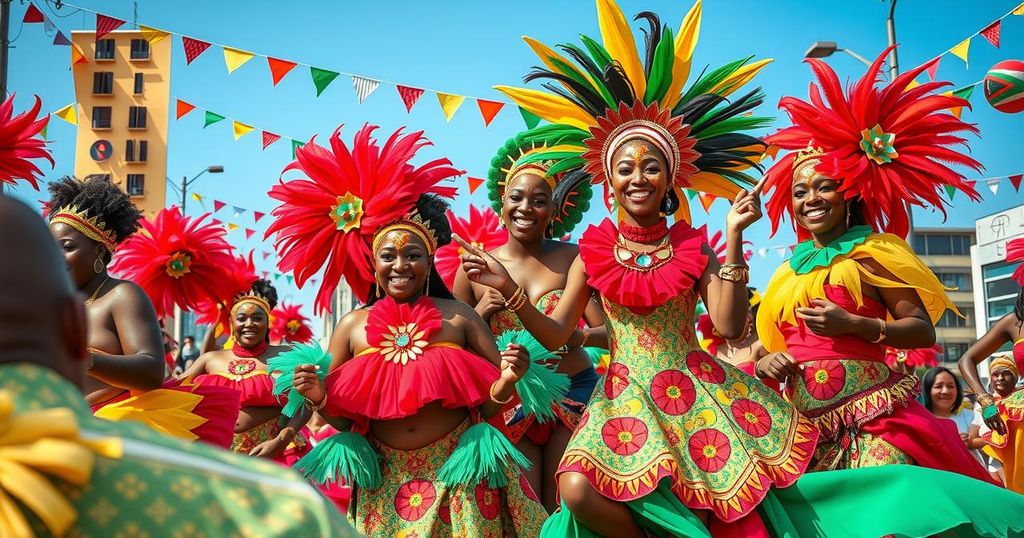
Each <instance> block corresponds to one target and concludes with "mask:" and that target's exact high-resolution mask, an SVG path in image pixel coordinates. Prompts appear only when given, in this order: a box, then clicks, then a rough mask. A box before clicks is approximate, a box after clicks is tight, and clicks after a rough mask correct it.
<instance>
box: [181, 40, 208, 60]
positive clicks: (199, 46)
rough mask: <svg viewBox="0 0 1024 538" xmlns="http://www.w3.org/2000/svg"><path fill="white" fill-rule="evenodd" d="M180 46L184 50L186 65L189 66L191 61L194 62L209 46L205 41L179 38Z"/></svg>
mask: <svg viewBox="0 0 1024 538" xmlns="http://www.w3.org/2000/svg"><path fill="white" fill-rule="evenodd" d="M181 46H182V47H183V48H184V49H185V64H186V65H188V64H191V63H192V60H195V59H196V58H198V57H199V55H200V54H202V53H204V52H206V49H208V48H210V44H209V43H207V42H206V41H200V40H198V39H193V38H191V37H186V36H181Z"/></svg>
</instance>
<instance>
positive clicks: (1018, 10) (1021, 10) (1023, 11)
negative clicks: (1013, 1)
mask: <svg viewBox="0 0 1024 538" xmlns="http://www.w3.org/2000/svg"><path fill="white" fill-rule="evenodd" d="M1011 13H1013V14H1014V15H1024V2H1021V4H1020V5H1019V6H1017V7H1015V8H1014V9H1013V11H1011Z"/></svg>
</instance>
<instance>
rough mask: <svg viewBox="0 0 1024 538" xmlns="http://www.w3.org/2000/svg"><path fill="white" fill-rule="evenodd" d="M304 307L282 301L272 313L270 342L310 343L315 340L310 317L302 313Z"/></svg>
mask: <svg viewBox="0 0 1024 538" xmlns="http://www.w3.org/2000/svg"><path fill="white" fill-rule="evenodd" d="M301 309H302V307H301V306H299V305H295V304H287V303H281V304H280V305H278V307H277V308H275V309H274V311H273V312H272V313H271V314H270V342H271V343H273V344H281V343H285V342H287V343H289V344H308V343H309V342H311V341H312V340H313V329H311V328H310V327H309V318H307V317H306V316H303V315H302V312H301Z"/></svg>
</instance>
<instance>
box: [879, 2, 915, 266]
mask: <svg viewBox="0 0 1024 538" xmlns="http://www.w3.org/2000/svg"><path fill="white" fill-rule="evenodd" d="M885 26H886V29H888V31H889V46H890V47H891V46H893V45H895V44H896V0H889V18H888V19H886V20H885ZM899 74H900V67H899V60H898V59H897V57H896V49H895V48H894V49H892V50H891V51H890V52H889V83H890V84H891V83H892V81H894V80H896V77H897V76H899ZM907 244H908V245H910V250H911V251H913V250H914V206H912V205H911V204H909V203H908V204H907Z"/></svg>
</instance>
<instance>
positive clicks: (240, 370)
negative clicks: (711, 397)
mask: <svg viewBox="0 0 1024 538" xmlns="http://www.w3.org/2000/svg"><path fill="white" fill-rule="evenodd" d="M255 369H256V361H254V360H252V359H232V360H231V362H229V363H228V373H229V374H231V375H234V376H239V377H241V376H244V375H245V374H248V373H250V372H252V371H253V370H255Z"/></svg>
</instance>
